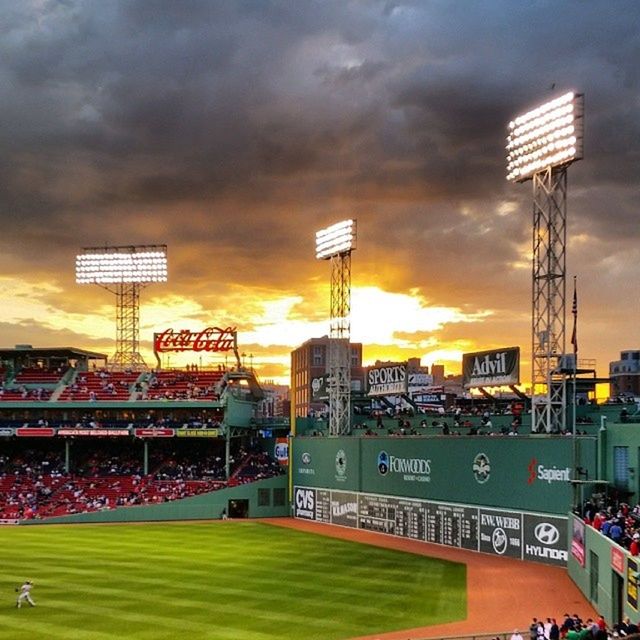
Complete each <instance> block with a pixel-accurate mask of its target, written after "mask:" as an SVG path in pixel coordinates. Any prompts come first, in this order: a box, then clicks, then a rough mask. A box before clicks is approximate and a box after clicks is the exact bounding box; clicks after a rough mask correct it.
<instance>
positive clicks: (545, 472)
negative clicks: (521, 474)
mask: <svg viewBox="0 0 640 640" xmlns="http://www.w3.org/2000/svg"><path fill="white" fill-rule="evenodd" d="M527 471H528V472H529V476H528V477H527V484H533V483H534V482H536V481H537V480H540V481H541V482H546V483H547V484H551V483H552V482H570V481H571V468H570V467H556V466H555V465H554V466H553V467H545V466H544V465H543V464H538V460H537V459H536V458H531V460H530V461H529V464H528V465H527Z"/></svg>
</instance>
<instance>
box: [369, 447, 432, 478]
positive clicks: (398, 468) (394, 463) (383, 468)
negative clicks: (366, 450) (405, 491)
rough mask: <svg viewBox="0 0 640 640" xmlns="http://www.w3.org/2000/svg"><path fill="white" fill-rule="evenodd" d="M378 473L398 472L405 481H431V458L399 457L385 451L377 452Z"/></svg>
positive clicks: (384, 474) (382, 474)
mask: <svg viewBox="0 0 640 640" xmlns="http://www.w3.org/2000/svg"><path fill="white" fill-rule="evenodd" d="M378 473H379V474H380V475H381V476H386V475H389V476H390V475H392V474H399V475H402V479H403V480H405V481H407V482H431V460H430V459H427V458H401V457H399V456H394V455H389V454H388V453H387V452H386V451H380V453H379V454H378Z"/></svg>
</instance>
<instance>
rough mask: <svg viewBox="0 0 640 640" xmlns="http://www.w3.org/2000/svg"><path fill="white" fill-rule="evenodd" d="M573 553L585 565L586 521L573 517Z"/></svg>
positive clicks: (582, 565)
mask: <svg viewBox="0 0 640 640" xmlns="http://www.w3.org/2000/svg"><path fill="white" fill-rule="evenodd" d="M571 555H572V556H573V557H574V558H575V559H576V560H577V561H578V563H579V564H580V566H581V567H584V522H583V521H582V520H580V518H577V517H576V516H574V517H573V533H572V534H571Z"/></svg>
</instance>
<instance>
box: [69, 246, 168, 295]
mask: <svg viewBox="0 0 640 640" xmlns="http://www.w3.org/2000/svg"><path fill="white" fill-rule="evenodd" d="M83 252H84V253H81V254H79V255H78V256H76V283H77V284H97V285H103V286H104V285H110V284H119V283H127V282H128V283H134V282H135V283H140V284H151V283H154V282H166V281H167V245H138V246H127V247H86V248H84V249H83Z"/></svg>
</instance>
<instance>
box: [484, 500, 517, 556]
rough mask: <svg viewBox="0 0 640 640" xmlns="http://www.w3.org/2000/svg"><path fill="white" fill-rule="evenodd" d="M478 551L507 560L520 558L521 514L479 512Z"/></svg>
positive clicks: (486, 510)
mask: <svg viewBox="0 0 640 640" xmlns="http://www.w3.org/2000/svg"><path fill="white" fill-rule="evenodd" d="M479 525H480V526H479V529H480V551H484V553H493V554H496V555H499V556H506V557H509V558H521V557H522V514H520V513H516V512H515V511H497V510H493V509H480V510H479Z"/></svg>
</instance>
